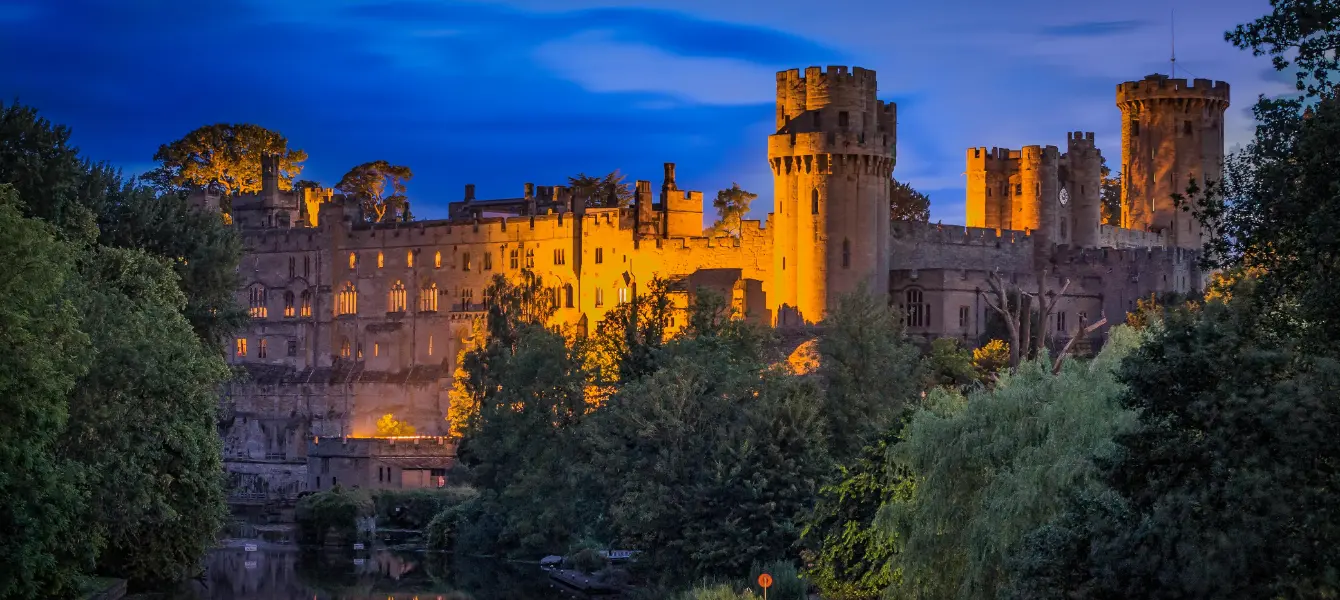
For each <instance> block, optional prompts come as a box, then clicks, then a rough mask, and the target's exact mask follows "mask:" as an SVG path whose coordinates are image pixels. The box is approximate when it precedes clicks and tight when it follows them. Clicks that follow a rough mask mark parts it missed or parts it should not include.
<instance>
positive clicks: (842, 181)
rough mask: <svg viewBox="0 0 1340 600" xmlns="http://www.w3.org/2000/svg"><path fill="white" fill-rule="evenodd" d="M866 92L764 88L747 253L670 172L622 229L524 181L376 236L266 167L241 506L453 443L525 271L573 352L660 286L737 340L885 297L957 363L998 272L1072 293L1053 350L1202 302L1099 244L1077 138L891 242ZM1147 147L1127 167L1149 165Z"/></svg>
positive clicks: (248, 276) (1153, 257) (252, 234)
mask: <svg viewBox="0 0 1340 600" xmlns="http://www.w3.org/2000/svg"><path fill="white" fill-rule="evenodd" d="M1128 85H1130V84H1123V86H1128ZM1151 85H1156V84H1144V86H1145V87H1140V88H1139V89H1140V90H1146V88H1147V87H1148V86H1151ZM1167 85H1174V86H1175V85H1177V84H1176V83H1175V82H1174V83H1168V84H1167ZM1220 85H1221V84H1215V85H1214V86H1213V87H1212V88H1211V90H1212V91H1215V93H1217V90H1220V89H1222V90H1224V94H1225V96H1224V99H1223V101H1224V102H1225V103H1226V102H1227V96H1226V93H1227V92H1226V90H1227V88H1226V86H1225V87H1222V88H1221V87H1220ZM1192 89H1193V90H1196V91H1197V92H1198V93H1199V92H1201V91H1204V90H1205V89H1206V88H1205V86H1204V85H1201V84H1200V83H1199V82H1197V84H1196V85H1194V86H1192ZM1119 90H1128V88H1126V87H1122V88H1119ZM875 93H876V82H875V73H874V72H873V71H868V70H864V69H860V68H854V69H851V70H848V69H847V68H845V67H828V68H827V69H820V68H817V67H811V68H809V69H806V70H805V71H804V73H803V75H802V74H801V72H800V71H799V70H790V71H783V72H781V73H778V75H777V107H776V109H777V111H776V125H777V129H776V133H775V134H773V135H771V136H769V139H768V160H769V166H770V168H771V169H772V172H773V176H774V189H773V212H772V214H770V215H769V217H768V221H767V222H766V223H762V222H759V221H745V222H744V224H743V227H742V231H741V233H740V235H739V237H738V238H735V237H712V236H710V235H705V234H704V231H703V208H704V206H703V194H702V193H701V192H696V191H683V190H681V189H680V187H679V184H678V182H677V180H676V172H675V168H674V165H673V164H669V163H667V164H666V165H665V171H664V173H663V174H662V178H661V189H660V192H659V194H653V191H652V184H651V182H650V181H646V180H640V181H637V182H636V184H635V186H634V189H633V192H634V198H633V200H632V202H631V205H630V206H628V207H626V208H609V207H605V205H606V204H608V202H606V201H604V199H600V198H594V199H593V198H584V197H581V196H580V195H578V194H574V193H573V191H572V190H570V189H568V188H565V187H562V186H552V187H546V186H536V185H533V184H530V183H527V184H524V185H523V186H522V194H521V196H519V197H515V198H504V199H478V198H476V197H475V193H474V186H472V185H470V186H466V189H465V193H464V195H463V197H462V199H461V200H460V201H457V202H452V203H450V204H449V206H448V215H449V218H447V219H444V220H433V221H413V222H396V223H381V224H369V223H366V222H365V221H364V219H363V217H362V214H361V211H360V209H359V207H358V206H357V204H356V203H353V202H349V201H347V200H346V199H344V198H343V197H341V196H337V195H334V194H333V193H332V192H331V191H330V190H310V189H309V190H302V191H299V192H283V191H280V190H279V189H278V180H277V177H276V176H275V174H274V169H273V168H272V165H270V164H269V163H268V162H267V164H266V165H264V166H263V169H262V170H263V174H264V177H263V190H262V191H261V192H260V193H259V194H254V195H247V196H241V197H237V198H234V199H233V201H232V212H231V215H232V218H233V223H234V226H235V227H237V228H238V229H239V230H240V231H241V233H242V236H243V240H244V244H245V248H246V254H245V257H244V259H243V261H242V264H241V275H242V280H243V287H242V288H241V289H240V290H238V298H239V300H240V301H241V302H242V303H243V304H244V305H245V306H247V308H248V309H249V310H250V311H251V316H252V323H251V326H250V327H249V328H248V329H247V331H245V332H243V333H241V334H239V336H238V338H237V340H235V341H234V343H233V345H232V347H230V348H229V356H230V360H231V361H232V362H234V363H235V364H238V365H240V366H243V367H244V368H245V370H246V371H247V372H248V373H249V374H250V376H251V377H250V379H249V380H247V381H244V382H239V383H234V384H232V385H231V386H230V387H229V389H228V390H227V391H226V394H225V398H224V407H225V422H224V423H223V426H222V428H221V429H222V431H223V436H224V441H225V444H224V445H225V453H226V456H225V458H226V460H227V462H228V465H229V471H230V472H231V473H232V475H233V478H234V485H235V486H236V487H239V488H245V489H246V490H247V491H249V492H252V493H265V492H267V491H268V492H269V493H274V492H275V491H276V490H281V491H282V493H289V492H290V491H291V490H292V489H295V488H301V487H304V486H311V485H314V483H313V482H314V481H315V480H314V479H311V477H314V476H315V475H313V474H309V473H306V471H305V469H306V467H305V465H306V464H307V463H306V461H307V456H306V454H307V452H308V450H309V448H310V446H309V440H311V439H312V438H313V436H319V437H321V438H323V440H324V439H327V438H335V439H338V438H342V437H344V436H355V437H358V436H369V435H372V434H373V433H374V432H375V423H376V421H377V419H378V418H380V417H381V416H382V415H385V414H388V413H389V414H394V415H395V418H396V419H398V420H401V421H405V422H408V423H409V424H411V425H413V426H414V427H415V428H416V430H417V433H418V434H420V435H427V436H440V435H444V434H446V433H447V431H448V427H447V423H446V421H445V415H446V414H447V403H448V390H449V389H450V387H451V383H452V375H453V373H454V370H455V368H456V359H457V355H458V353H459V352H460V349H461V348H462V345H463V343H464V342H465V341H466V339H467V337H468V336H469V335H470V332H471V324H472V321H473V320H474V319H475V318H476V317H478V316H480V315H481V314H482V311H483V309H484V306H485V302H486V298H485V297H484V291H485V288H486V287H487V286H488V284H489V282H490V281H491V279H492V278H493V276H494V275H498V274H502V275H507V276H509V277H511V276H515V275H518V274H520V272H521V271H522V269H530V270H532V271H534V272H535V273H537V274H539V275H540V276H541V277H542V278H543V280H544V282H545V283H546V285H547V286H548V287H549V288H550V289H551V291H552V301H553V302H554V303H555V305H556V306H557V313H556V322H557V323H556V324H565V325H569V326H572V327H573V328H574V330H575V331H577V332H579V333H580V332H583V331H589V330H590V329H591V328H593V327H596V326H597V325H598V323H599V322H600V320H601V318H602V317H603V316H604V314H605V312H606V311H608V310H609V309H610V308H612V307H614V306H616V305H617V304H619V303H620V302H623V301H626V300H627V299H629V298H631V297H632V296H634V295H635V294H637V292H638V289H639V287H640V286H645V285H646V284H647V283H648V282H649V281H651V280H652V279H653V278H655V277H661V278H664V279H667V280H669V281H671V282H672V283H673V286H674V289H675V290H676V294H675V303H676V306H678V307H680V308H681V309H682V308H683V307H685V306H687V305H688V303H689V302H690V300H691V296H692V294H693V293H694V292H695V290H697V289H700V288H702V287H704V286H705V287H710V288H713V289H715V290H717V291H719V292H721V293H724V294H726V295H728V296H729V297H730V299H731V301H732V303H733V306H734V307H735V308H736V310H737V311H738V313H739V314H740V315H742V316H744V317H745V318H747V319H751V320H754V321H756V322H759V323H764V324H776V325H778V326H791V325H799V324H804V323H813V322H817V321H818V320H820V319H822V317H823V315H824V314H825V312H826V311H827V310H828V308H829V307H831V306H832V305H833V302H834V300H835V299H836V298H837V297H839V296H841V295H842V294H845V293H848V292H851V291H854V290H856V289H858V288H859V287H860V286H863V285H864V286H866V287H867V288H868V289H872V290H887V292H888V293H889V300H890V303H891V304H894V305H896V306H898V307H900V308H901V309H902V310H903V311H904V314H905V318H906V321H907V324H908V331H909V332H910V333H911V334H912V335H913V336H914V337H915V338H917V339H921V340H925V341H929V340H932V339H934V338H937V337H955V338H959V339H961V340H963V341H964V342H966V343H967V344H969V345H976V344H978V343H981V342H983V341H985V340H984V336H986V335H987V334H988V332H987V322H988V314H987V309H986V307H985V303H984V302H983V301H982V298H981V292H982V290H985V289H987V285H986V279H987V277H988V276H989V274H990V273H992V272H996V271H998V272H1000V273H1001V274H1002V276H1003V277H1006V278H1007V279H1009V280H1011V281H1014V282H1016V283H1017V284H1018V285H1019V286H1020V287H1022V288H1024V289H1025V290H1030V291H1035V290H1037V289H1038V287H1039V286H1041V287H1043V288H1045V290H1044V291H1046V290H1052V291H1055V290H1059V289H1060V288H1061V285H1062V281H1064V280H1067V279H1068V280H1069V281H1070V282H1071V283H1070V288H1069V290H1068V291H1067V292H1066V294H1065V295H1064V296H1063V297H1062V298H1061V300H1060V301H1059V302H1058V303H1057V305H1056V309H1055V313H1054V314H1053V315H1052V316H1051V317H1050V319H1049V321H1048V323H1047V324H1045V327H1048V328H1049V329H1048V331H1051V332H1053V334H1054V335H1053V336H1052V338H1053V339H1054V340H1055V342H1056V343H1062V342H1063V341H1064V340H1066V339H1067V338H1068V337H1069V336H1070V335H1072V332H1073V331H1074V330H1076V328H1077V327H1078V326H1079V325H1080V323H1081V322H1083V323H1091V322H1093V321H1095V320H1097V319H1098V318H1099V317H1100V316H1103V315H1106V316H1107V317H1108V318H1109V320H1111V321H1112V322H1120V321H1121V320H1122V319H1123V318H1124V314H1125V312H1126V311H1127V310H1130V309H1131V308H1133V307H1134V304H1135V301H1136V299H1138V298H1140V297H1147V296H1148V295H1149V294H1150V293H1158V292H1169V291H1179V292H1189V291H1193V290H1197V289H1199V288H1200V287H1201V284H1202V282H1201V274H1200V272H1199V271H1198V270H1197V269H1196V267H1195V253H1194V252H1193V251H1192V250H1190V249H1186V248H1180V247H1177V246H1178V244H1170V243H1167V240H1168V239H1169V237H1168V236H1169V235H1170V234H1169V233H1168V232H1167V231H1166V230H1159V229H1158V228H1157V227H1153V226H1142V227H1130V228H1115V227H1108V226H1104V225H1100V224H1099V201H1098V194H1099V188H1100V183H1101V182H1100V177H1099V164H1100V163H1101V160H1102V158H1101V154H1100V152H1099V150H1098V148H1097V146H1096V144H1095V140H1094V136H1093V134H1092V133H1082V132H1075V133H1071V134H1069V135H1068V136H1067V138H1068V139H1067V144H1066V149H1065V150H1066V151H1065V153H1061V152H1060V150H1059V149H1058V148H1057V147H1055V146H1046V147H1043V146H1027V147H1024V148H1023V149H1021V150H1000V149H992V150H990V151H988V150H986V148H973V149H970V150H969V151H968V154H967V160H968V165H967V167H968V168H967V176H968V177H967V187H968V203H967V205H968V208H967V215H966V216H967V222H968V225H969V226H968V227H956V226H940V225H936V224H928V223H907V222H895V223H891V222H890V220H889V205H888V190H889V184H890V176H891V174H892V173H893V170H894V166H895V162H896V151H895V150H896V142H897V117H896V115H897V113H896V108H895V107H894V105H893V104H891V103H884V102H880V101H879V100H877V99H876V97H875ZM1141 93H1142V94H1144V96H1143V97H1148V98H1155V97H1156V96H1154V95H1151V94H1152V92H1149V91H1147V90H1146V91H1144V92H1141ZM1121 94H1122V95H1121V96H1120V97H1121V98H1126V99H1127V100H1125V101H1126V102H1129V101H1134V100H1131V99H1132V98H1134V97H1135V96H1134V95H1132V93H1131V92H1129V90H1128V91H1126V92H1121ZM1137 95H1138V94H1137ZM1150 102H1155V101H1154V100H1150ZM1158 102H1162V100H1158ZM1141 106H1144V105H1143V104H1142V105H1141ZM1162 106H1163V105H1162V104H1157V106H1156V107H1155V108H1158V107H1162ZM1141 110H1145V109H1144V108H1142V109H1141ZM1150 110H1153V109H1150ZM1197 110H1199V109H1197ZM1218 110H1219V112H1218V113H1216V114H1218V115H1220V116H1221V115H1222V110H1221V109H1218ZM1141 114H1144V113H1141ZM1155 122H1161V121H1158V120H1157V119H1156V120H1155ZM1141 135H1145V136H1148V135H1153V130H1151V132H1150V133H1148V134H1146V133H1142V134H1141ZM1196 139H1198V140H1204V139H1207V138H1205V137H1203V136H1202V137H1200V138H1196ZM1220 139H1221V138H1220ZM1140 140H1142V141H1140V142H1136V143H1135V148H1136V150H1137V151H1139V150H1140V149H1142V148H1146V147H1148V146H1144V145H1141V144H1143V143H1145V142H1144V141H1143V140H1145V138H1144V137H1141V138H1140ZM1130 143H1131V142H1129V141H1128V146H1127V150H1128V152H1127V156H1130V155H1131V154H1130V150H1131V146H1130V145H1129V144H1130ZM1196 143H1197V144H1200V143H1201V142H1196ZM1206 143H1208V142H1206ZM1219 143H1220V145H1221V146H1222V140H1221V141H1220V142H1219ZM1157 147H1158V148H1160V149H1161V150H1160V152H1170V153H1172V154H1171V155H1170V156H1168V157H1165V156H1163V155H1159V156H1158V158H1159V161H1162V162H1160V163H1159V164H1165V163H1166V164H1174V165H1182V164H1184V163H1187V161H1191V162H1192V163H1196V164H1202V163H1203V162H1204V161H1205V160H1208V159H1206V158H1205V157H1207V156H1210V155H1211V154H1212V153H1211V150H1213V148H1210V147H1209V146H1204V147H1203V148H1201V146H1196V148H1201V149H1200V150H1196V151H1195V152H1194V153H1193V154H1194V157H1193V158H1194V160H1193V159H1192V158H1183V155H1182V154H1181V152H1183V151H1184V150H1186V149H1187V148H1190V146H1186V145H1185V144H1183V145H1176V144H1174V145H1162V146H1157ZM1218 155H1219V156H1222V148H1220V150H1219V154H1218ZM1197 161H1199V162H1197ZM1133 164H1135V165H1136V166H1135V167H1132V169H1133V170H1134V172H1135V173H1137V174H1142V175H1140V176H1141V177H1145V175H1143V174H1144V173H1152V174H1151V175H1149V177H1153V178H1154V179H1153V181H1154V182H1155V183H1154V184H1148V185H1145V188H1142V189H1151V190H1164V189H1170V188H1169V187H1168V186H1169V185H1170V184H1169V183H1168V182H1166V181H1165V179H1166V178H1167V177H1173V176H1175V175H1177V174H1178V173H1182V172H1183V171H1176V170H1175V169H1174V170H1171V171H1170V170H1167V169H1163V170H1154V171H1148V170H1141V169H1144V167H1142V166H1140V165H1142V164H1143V163H1140V162H1139V161H1136V162H1135V163H1133ZM1187 164H1190V163H1187ZM1186 172H1194V173H1197V174H1199V173H1212V172H1213V171H1212V170H1210V169H1208V168H1203V169H1202V170H1191V171H1186ZM1142 185H1144V184H1142ZM1128 196H1129V197H1130V198H1132V202H1134V201H1136V198H1137V197H1136V196H1134V195H1133V194H1128ZM197 200H198V202H199V204H200V205H201V206H202V207H206V208H213V207H217V206H218V202H217V201H215V200H211V199H209V198H205V197H200V198H197ZM1156 204H1157V203H1156ZM1128 213H1129V214H1130V215H1144V214H1146V213H1141V212H1139V211H1138V210H1123V215H1127V214H1128ZM1123 218H1126V217H1123ZM1140 218H1141V219H1143V218H1145V217H1140ZM1131 219H1135V217H1131ZM1139 222H1140V223H1145V221H1139ZM1172 239H1175V240H1181V241H1185V240H1186V238H1185V237H1174V238H1172ZM676 320H677V323H676V324H677V325H682V324H683V317H682V315H678V316H677V317H676ZM1097 337H1098V338H1099V339H1098V341H1101V334H1100V335H1099V336H1097ZM322 443H325V442H322ZM267 474H268V475H267ZM267 477H269V478H268V479H267ZM267 486H268V487H267Z"/></svg>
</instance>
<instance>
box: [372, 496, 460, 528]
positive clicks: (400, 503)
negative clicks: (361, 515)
mask: <svg viewBox="0 0 1340 600" xmlns="http://www.w3.org/2000/svg"><path fill="white" fill-rule="evenodd" d="M475 495H476V492H475V490H474V489H472V488H468V487H449V488H442V489H417V490H380V491H377V492H375V493H374V494H373V496H372V499H373V502H374V504H375V506H376V515H377V524H378V525H381V526H385V527H398V528H402V529H423V528H425V527H427V526H428V524H429V522H431V521H432V520H433V518H434V517H436V516H437V515H438V514H440V513H441V512H442V511H444V510H446V509H449V508H452V507H455V506H458V505H460V504H461V503H462V502H465V501H466V500H469V499H470V498H473V497H475Z"/></svg>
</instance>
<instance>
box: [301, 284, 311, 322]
mask: <svg viewBox="0 0 1340 600" xmlns="http://www.w3.org/2000/svg"><path fill="white" fill-rule="evenodd" d="M298 316H301V317H310V316H312V291H311V290H303V291H302V303H301V305H300V306H299V307H298Z"/></svg>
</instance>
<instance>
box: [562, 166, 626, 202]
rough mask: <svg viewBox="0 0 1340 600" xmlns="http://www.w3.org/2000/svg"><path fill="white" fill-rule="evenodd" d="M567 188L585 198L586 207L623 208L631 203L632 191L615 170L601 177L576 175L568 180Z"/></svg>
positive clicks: (620, 174) (584, 174)
mask: <svg viewBox="0 0 1340 600" xmlns="http://www.w3.org/2000/svg"><path fill="white" fill-rule="evenodd" d="M568 187H570V188H572V191H573V193H575V194H577V195H579V196H581V197H582V198H585V199H586V200H587V206H603V207H606V208H625V207H627V206H628V205H629V204H630V203H632V201H633V189H632V187H631V186H629V185H628V183H627V182H626V181H624V175H623V174H622V173H620V172H619V171H618V170H617V169H615V170H614V171H611V172H610V173H608V174H606V175H604V176H603V177H602V176H596V175H587V174H586V173H578V174H576V175H574V176H572V177H569V178H568Z"/></svg>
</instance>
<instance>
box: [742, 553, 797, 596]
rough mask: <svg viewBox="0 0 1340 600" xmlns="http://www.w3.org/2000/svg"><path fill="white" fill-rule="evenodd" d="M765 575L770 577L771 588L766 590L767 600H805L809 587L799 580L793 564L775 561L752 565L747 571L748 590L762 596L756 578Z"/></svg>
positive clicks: (761, 589)
mask: <svg viewBox="0 0 1340 600" xmlns="http://www.w3.org/2000/svg"><path fill="white" fill-rule="evenodd" d="M763 573H767V574H769V575H771V576H772V587H771V588H768V598H769V599H776V600H805V598H806V592H807V589H806V588H808V587H809V586H807V585H806V584H805V580H804V579H801V578H800V573H799V572H797V571H796V565H795V563H792V562H791V561H787V560H777V561H773V562H770V563H766V564H762V565H760V564H758V563H754V565H753V567H752V568H751V569H749V589H751V590H753V591H754V592H755V593H756V594H758V595H760V596H761V595H762V594H763V588H761V587H758V576H759V575H762V574H763Z"/></svg>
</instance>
